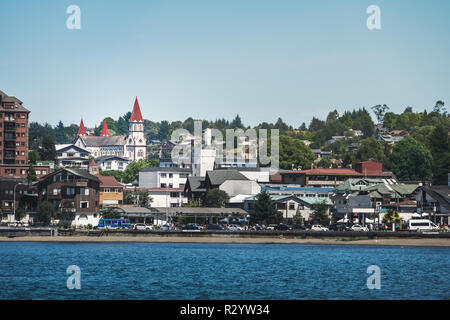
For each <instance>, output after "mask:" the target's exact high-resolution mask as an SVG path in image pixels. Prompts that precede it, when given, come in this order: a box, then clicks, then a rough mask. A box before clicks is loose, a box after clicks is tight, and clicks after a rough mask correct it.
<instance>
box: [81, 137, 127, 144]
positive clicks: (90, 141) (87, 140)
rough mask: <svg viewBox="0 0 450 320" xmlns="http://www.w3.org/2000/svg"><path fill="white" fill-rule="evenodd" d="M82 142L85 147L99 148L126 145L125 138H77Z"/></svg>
mask: <svg viewBox="0 0 450 320" xmlns="http://www.w3.org/2000/svg"><path fill="white" fill-rule="evenodd" d="M79 138H80V139H81V140H83V142H84V144H85V145H86V147H101V146H123V145H125V143H126V138H127V137H126V136H125V135H122V136H107V137H99V136H83V137H81V136H80V137H79Z"/></svg>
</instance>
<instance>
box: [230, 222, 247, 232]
mask: <svg viewBox="0 0 450 320" xmlns="http://www.w3.org/2000/svg"><path fill="white" fill-rule="evenodd" d="M227 229H228V230H230V231H241V230H244V228H242V227H241V226H238V225H237V224H230V225H229V226H228V228H227Z"/></svg>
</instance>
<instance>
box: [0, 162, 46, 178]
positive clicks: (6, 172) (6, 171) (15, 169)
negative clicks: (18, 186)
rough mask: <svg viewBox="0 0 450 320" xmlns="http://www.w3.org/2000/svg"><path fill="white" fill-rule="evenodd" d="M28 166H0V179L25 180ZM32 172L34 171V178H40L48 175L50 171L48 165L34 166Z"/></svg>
mask: <svg viewBox="0 0 450 320" xmlns="http://www.w3.org/2000/svg"><path fill="white" fill-rule="evenodd" d="M28 169H29V165H14V164H5V165H0V177H6V178H21V179H25V178H26V177H27V174H28ZM34 170H35V171H36V176H37V177H38V178H41V177H43V176H45V175H47V174H49V173H50V171H51V169H50V166H49V165H45V166H40V165H36V166H34Z"/></svg>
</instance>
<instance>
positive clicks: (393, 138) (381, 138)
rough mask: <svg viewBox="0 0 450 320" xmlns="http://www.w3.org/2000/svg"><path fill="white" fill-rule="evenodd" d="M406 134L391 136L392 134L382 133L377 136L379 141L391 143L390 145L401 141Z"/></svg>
mask: <svg viewBox="0 0 450 320" xmlns="http://www.w3.org/2000/svg"><path fill="white" fill-rule="evenodd" d="M404 138H405V137H404V136H391V135H390V134H388V135H380V136H378V137H377V140H378V141H381V142H384V143H387V144H390V145H394V144H396V143H397V142H400V141H402V140H403V139H404Z"/></svg>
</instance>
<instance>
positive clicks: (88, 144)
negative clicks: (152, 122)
mask: <svg viewBox="0 0 450 320" xmlns="http://www.w3.org/2000/svg"><path fill="white" fill-rule="evenodd" d="M74 144H75V145H76V146H78V147H80V148H83V149H87V150H89V151H90V152H91V155H92V156H93V157H95V158H99V157H103V156H117V157H121V158H127V159H129V160H130V161H137V160H141V159H145V158H146V157H147V138H146V137H145V134H144V118H143V117H142V114H141V109H140V107H139V102H138V99H137V98H136V100H135V102H134V107H133V112H132V114H131V117H130V119H129V120H128V135H119V136H111V135H110V134H109V130H108V124H107V123H106V120H105V121H104V122H103V128H102V132H101V134H100V136H89V135H87V133H86V130H85V128H84V124H83V120H81V123H80V129H79V131H78V138H77V139H76V140H75V143H74Z"/></svg>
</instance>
